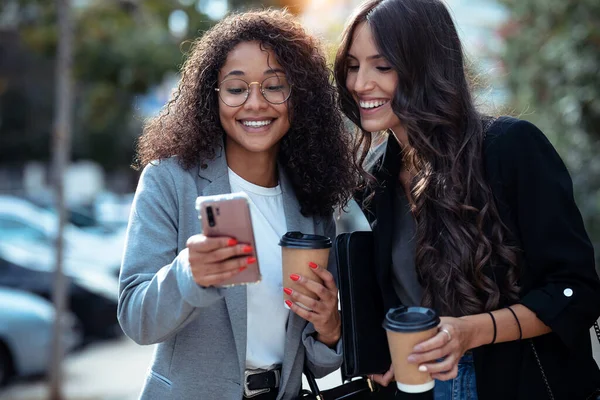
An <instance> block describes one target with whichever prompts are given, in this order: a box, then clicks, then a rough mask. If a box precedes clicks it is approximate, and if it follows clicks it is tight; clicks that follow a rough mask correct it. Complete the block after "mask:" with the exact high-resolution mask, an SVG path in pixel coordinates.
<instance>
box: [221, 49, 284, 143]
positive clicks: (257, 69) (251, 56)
mask: <svg viewBox="0 0 600 400" xmlns="http://www.w3.org/2000/svg"><path fill="white" fill-rule="evenodd" d="M284 75H285V71H283V68H282V67H281V65H280V64H279V63H278V62H277V58H276V57H275V53H273V51H272V50H270V49H268V48H265V47H264V46H263V47H262V48H261V44H260V43H258V42H242V43H240V44H238V45H237V46H235V47H234V48H233V49H232V50H231V51H230V52H229V55H228V56H227V59H226V60H225V64H224V65H223V67H222V68H221V70H220V71H219V83H220V84H221V88H222V89H221V90H222V94H221V95H222V96H223V95H224V94H225V92H224V88H223V82H228V81H231V80H233V79H241V80H244V81H246V82H247V83H249V84H250V83H253V82H259V83H260V82H263V81H264V80H265V79H266V78H269V77H277V76H279V77H282V76H284ZM237 82H238V84H237V85H233V86H231V87H229V89H228V90H229V93H230V94H232V93H233V94H235V93H236V92H237V93H239V92H240V90H241V88H242V87H241V86H239V81H237ZM226 84H227V83H226ZM264 86H265V85H263V89H265V90H277V88H271V87H268V88H267V87H264ZM230 104H231V103H230ZM219 118H220V121H221V125H222V126H223V129H224V130H225V133H226V134H227V138H226V145H227V148H228V150H227V151H228V152H230V151H233V152H235V154H236V155H240V154H244V153H261V152H273V153H276V152H277V149H278V147H279V146H278V145H279V141H280V140H281V138H282V137H283V136H284V135H285V134H286V133H287V131H288V130H289V129H290V121H289V112H288V101H286V102H284V103H282V104H272V103H269V102H268V101H267V100H266V99H265V97H264V96H263V95H262V94H261V92H260V90H259V85H258V84H253V85H251V86H250V94H249V95H248V99H247V100H246V102H245V103H244V104H242V105H241V106H237V107H231V106H228V105H227V104H225V103H224V102H223V100H222V99H221V97H220V98H219Z"/></svg>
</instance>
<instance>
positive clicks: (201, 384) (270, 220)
mask: <svg viewBox="0 0 600 400" xmlns="http://www.w3.org/2000/svg"><path fill="white" fill-rule="evenodd" d="M330 76H331V74H330V71H329V70H328V68H327V65H326V60H325V56H324V53H323V51H322V50H321V48H320V45H319V43H318V41H317V40H316V39H315V38H314V37H312V36H310V35H309V34H307V33H306V32H305V30H304V29H303V28H302V26H301V25H300V24H299V22H298V21H297V20H296V19H295V18H293V17H292V16H291V15H290V14H288V13H286V12H284V11H275V10H266V11H257V12H247V13H243V14H233V15H231V16H229V17H227V18H225V19H224V20H222V21H220V22H219V23H217V24H216V25H215V26H214V27H213V28H211V29H210V30H209V31H208V32H206V33H205V34H204V35H203V36H202V37H200V38H198V39H197V40H195V41H194V43H193V45H192V47H191V50H190V52H189V54H188V57H187V59H186V61H185V63H184V65H183V67H182V71H181V80H180V82H179V87H178V89H177V91H176V93H175V96H174V99H173V100H172V101H171V102H170V103H169V104H168V105H167V106H166V107H165V109H164V110H163V112H162V113H161V114H160V115H159V116H158V117H156V118H154V119H152V120H150V121H149V122H148V123H147V125H146V126H145V128H144V132H143V134H142V136H141V138H140V140H139V146H138V165H139V167H143V172H142V175H141V178H140V181H139V184H138V188H137V191H136V194H135V198H134V201H133V208H132V212H131V217H130V221H129V226H128V233H127V243H126V250H125V255H124V258H123V265H122V269H121V276H120V294H119V307H118V317H119V322H120V324H121V326H122V327H123V330H124V331H125V333H126V334H127V335H128V336H129V337H130V338H132V339H133V340H134V341H136V342H137V343H140V344H157V346H156V351H155V354H154V357H153V359H152V365H151V366H150V368H149V370H148V374H147V378H146V382H145V385H144V388H143V392H142V395H141V398H143V399H151V400H152V399H156V400H165V399H177V400H186V399H190V400H191V399H227V400H240V399H242V398H252V399H254V400H274V399H286V400H290V399H294V398H295V397H296V396H297V395H298V393H299V392H300V389H301V386H302V371H303V368H304V365H305V364H306V365H307V366H308V368H309V369H310V370H311V371H312V372H313V373H314V374H315V375H316V376H317V377H321V376H323V375H326V374H328V373H330V372H332V371H334V370H336V369H337V368H339V366H340V364H341V361H342V358H341V357H342V356H341V344H340V340H339V338H340V334H341V332H340V326H341V324H340V317H339V313H338V307H337V288H336V284H335V281H334V279H333V274H332V273H331V272H329V271H328V270H327V268H323V266H322V265H317V264H315V263H312V262H309V265H308V266H309V267H310V268H312V270H313V271H314V272H315V274H317V275H318V276H319V277H320V278H321V279H322V280H323V283H322V284H321V283H319V282H317V281H316V280H313V279H310V278H308V277H306V276H301V275H299V274H298V275H291V279H292V280H294V281H296V282H297V284H298V285H301V286H303V287H304V289H306V292H307V293H316V294H317V296H316V299H315V300H313V299H310V298H307V297H306V296H304V295H303V294H301V293H299V292H298V293H297V292H296V291H294V290H292V289H291V288H286V287H284V286H283V284H282V255H281V248H280V247H279V246H278V243H279V239H280V238H281V236H282V235H284V234H285V233H286V231H302V232H303V233H306V234H315V233H316V234H319V235H325V236H329V237H330V238H332V239H333V237H334V236H335V224H334V221H333V218H332V215H333V214H332V213H333V209H334V207H336V206H338V205H341V204H344V202H345V201H346V199H347V198H349V197H350V194H351V190H352V188H353V185H354V175H355V172H354V170H353V169H352V168H351V165H352V162H351V155H350V149H349V146H348V140H347V135H345V133H344V130H343V121H342V117H341V114H340V113H339V111H338V109H337V105H336V102H335V98H336V96H335V95H336V92H335V87H334V86H333V84H332V83H331V81H330ZM231 192H245V193H246V194H247V196H248V198H249V199H250V211H251V215H252V223H253V229H254V236H255V240H256V242H255V248H252V247H251V246H249V245H248V243H237V241H236V240H235V238H231V237H207V236H204V235H202V234H200V223H199V221H198V213H197V211H196V210H195V208H194V206H195V201H196V198H197V196H210V195H217V194H224V193H231ZM254 255H258V258H259V259H260V268H261V274H262V281H260V282H259V283H256V284H251V285H248V286H235V287H222V286H223V285H222V283H224V282H225V281H226V280H227V279H229V278H231V277H232V276H235V275H236V274H238V273H240V272H241V271H243V270H244V269H245V268H247V266H248V265H251V264H254V263H256V257H255V256H254ZM328 267H329V269H332V268H333V267H334V265H333V263H332V262H330V263H329V264H328ZM284 292H285V293H287V294H288V295H290V297H291V299H292V300H287V301H286V303H287V304H288V306H289V308H290V309H291V312H290V311H289V310H288V309H287V308H286V307H285V306H284V299H283V294H284ZM298 303H302V304H304V305H308V306H309V307H310V308H311V309H312V311H307V310H306V309H303V308H301V307H299V306H298Z"/></svg>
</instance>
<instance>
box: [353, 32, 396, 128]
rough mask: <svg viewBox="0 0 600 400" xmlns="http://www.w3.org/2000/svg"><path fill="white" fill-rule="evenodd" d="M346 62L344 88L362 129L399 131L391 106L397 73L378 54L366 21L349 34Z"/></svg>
mask: <svg viewBox="0 0 600 400" xmlns="http://www.w3.org/2000/svg"><path fill="white" fill-rule="evenodd" d="M346 63H347V76H346V87H347V89H348V90H349V91H350V93H351V94H352V97H353V98H354V100H355V101H356V103H357V105H358V108H359V110H360V122H361V126H362V128H363V129H364V130H365V131H367V132H377V131H382V130H386V129H392V130H393V131H394V132H396V130H400V128H399V127H400V125H401V124H400V120H399V119H398V117H397V116H396V114H394V112H393V110H392V107H391V101H392V99H393V98H394V94H395V93H396V88H397V86H398V74H397V72H396V71H395V70H394V69H393V68H392V67H391V65H390V64H389V62H388V61H387V60H386V59H385V58H384V57H383V56H382V55H381V54H380V53H379V50H378V49H377V46H376V45H375V40H374V38H373V33H372V32H371V28H370V27H369V25H368V24H367V23H366V22H363V23H361V24H359V25H358V26H357V27H356V29H355V31H354V34H353V35H352V43H351V45H350V48H349V50H348V56H347V60H346ZM394 128H396V129H394Z"/></svg>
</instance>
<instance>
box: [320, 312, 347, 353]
mask: <svg viewBox="0 0 600 400" xmlns="http://www.w3.org/2000/svg"><path fill="white" fill-rule="evenodd" d="M341 337H342V323H341V321H340V320H339V319H338V320H337V321H336V325H335V328H334V329H333V331H331V332H327V333H325V334H323V333H321V332H317V337H316V339H317V340H318V341H319V342H321V343H323V344H324V345H326V346H328V347H335V346H336V345H337V342H338V341H339V340H340V338H341Z"/></svg>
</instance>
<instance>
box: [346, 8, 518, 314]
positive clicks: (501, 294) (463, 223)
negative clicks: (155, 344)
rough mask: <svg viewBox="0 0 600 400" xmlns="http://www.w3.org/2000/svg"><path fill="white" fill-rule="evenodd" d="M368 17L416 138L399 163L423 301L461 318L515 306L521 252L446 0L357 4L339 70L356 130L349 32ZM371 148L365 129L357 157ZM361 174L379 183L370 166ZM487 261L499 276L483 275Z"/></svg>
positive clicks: (399, 108)
mask: <svg viewBox="0 0 600 400" xmlns="http://www.w3.org/2000/svg"><path fill="white" fill-rule="evenodd" d="M362 22H366V23H367V24H368V25H369V27H370V29H371V32H372V34H373V37H374V39H375V42H376V44H377V47H378V50H379V53H380V54H382V55H383V56H384V57H385V59H386V60H387V61H388V62H389V63H390V64H391V65H392V67H393V68H394V70H395V71H396V72H397V74H398V78H399V83H398V87H397V88H396V93H395V96H394V98H393V100H392V108H393V110H394V113H395V114H396V115H397V116H398V118H399V120H400V121H402V123H403V125H404V126H405V128H406V132H407V135H408V141H409V144H410V146H409V148H410V149H409V150H407V151H404V152H403V153H404V154H403V158H402V159H401V160H400V161H399V162H400V163H405V165H404V167H406V168H407V169H409V170H412V171H414V172H415V176H414V178H413V179H412V182H411V185H410V186H411V194H412V198H413V200H414V204H413V206H412V211H413V215H414V216H415V220H416V223H417V227H416V241H417V248H416V253H415V264H416V267H417V272H418V274H419V279H420V281H421V283H422V284H423V286H424V294H423V299H422V304H423V305H425V306H429V307H432V306H435V308H436V309H437V310H438V311H441V312H442V313H443V314H444V315H452V316H462V315H470V314H476V313H479V312H483V311H491V310H494V309H496V308H498V307H499V306H500V305H501V304H504V303H506V302H509V303H512V302H515V301H516V300H517V298H518V292H519V286H518V275H519V269H518V266H517V264H516V260H517V253H518V249H517V248H516V247H514V246H512V245H511V244H510V243H511V242H512V238H513V236H512V235H511V232H510V231H509V230H508V228H507V227H506V226H505V225H504V223H503V222H502V220H501V219H500V214H499V212H498V209H497V207H496V204H495V202H494V194H493V193H492V191H491V189H490V187H489V185H488V183H487V182H486V178H485V171H484V165H483V159H482V148H483V142H484V135H485V133H484V122H486V121H487V118H484V117H483V116H482V115H481V114H479V113H478V112H477V111H476V109H475V106H474V103H473V100H472V97H471V94H470V89H469V85H468V82H467V77H466V72H465V68H464V61H463V54H462V46H461V42H460V39H459V36H458V33H457V31H456V29H455V27H454V23H453V21H452V17H451V16H450V13H449V12H448V10H447V8H446V6H445V5H444V3H443V2H442V1H440V0H371V1H368V2H365V3H363V5H362V6H361V7H360V8H359V9H358V10H357V12H356V13H355V15H354V16H353V17H352V18H351V20H350V23H349V25H348V26H347V28H346V31H345V32H344V35H343V39H342V44H341V46H340V48H339V52H338V54H337V57H336V61H335V68H334V74H335V78H336V80H337V82H338V90H339V92H340V97H339V101H340V107H341V109H342V111H343V112H344V113H345V114H346V115H347V116H348V118H349V119H350V120H352V122H354V123H355V124H356V125H357V126H358V127H360V126H361V122H360V111H359V109H358V106H357V104H356V102H355V100H354V98H353V97H352V93H351V92H350V91H349V90H348V88H347V87H346V86H345V82H346V76H347V73H348V69H347V57H348V51H349V48H350V45H351V41H352V37H353V33H354V31H355V29H356V27H357V26H358V25H359V24H360V23H362ZM391 140H394V139H391ZM370 146H371V133H370V132H367V131H364V130H361V134H360V135H359V142H358V144H357V147H356V150H355V157H356V162H357V163H359V164H360V163H362V162H363V161H364V160H365V157H366V155H367V151H368V149H369V148H370ZM361 149H362V150H361ZM359 168H361V169H362V166H360V165H359ZM399 169H400V165H398V170H399ZM361 172H362V174H363V175H364V177H365V181H366V182H368V183H369V185H370V186H373V185H372V183H371V181H372V178H371V177H370V176H369V174H368V172H367V171H365V170H364V169H363V170H362V171H361ZM488 267H491V268H493V273H494V275H495V276H496V280H492V279H490V278H489V277H488V276H487V275H486V274H485V273H484V270H485V269H486V268H488ZM501 271H502V272H503V273H500V272H501Z"/></svg>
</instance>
